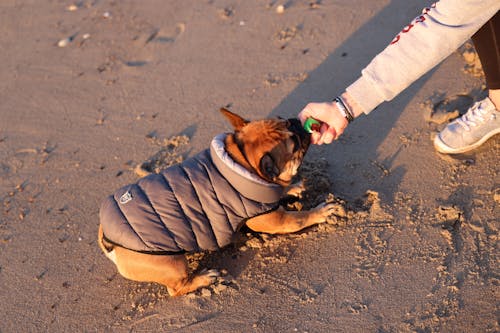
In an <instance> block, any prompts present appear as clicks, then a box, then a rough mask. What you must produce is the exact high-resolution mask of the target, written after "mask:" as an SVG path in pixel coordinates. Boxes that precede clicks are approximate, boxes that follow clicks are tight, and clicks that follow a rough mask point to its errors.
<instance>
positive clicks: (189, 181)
mask: <svg viewBox="0 0 500 333" xmlns="http://www.w3.org/2000/svg"><path fill="white" fill-rule="evenodd" d="M224 138H225V134H221V135H219V136H217V137H215V138H214V140H212V143H211V145H210V149H206V150H204V151H202V152H201V153H199V154H197V155H195V156H193V157H191V158H189V159H187V160H185V161H184V162H182V163H180V164H177V165H174V166H172V167H169V168H167V169H165V170H163V171H162V172H160V173H159V174H151V175H149V176H147V177H144V178H142V179H140V180H139V181H137V183H135V184H130V185H127V186H125V187H122V188H121V189H119V190H118V191H116V192H115V193H114V195H111V196H109V197H108V198H106V199H105V201H104V202H103V204H102V206H101V210H100V220H101V225H102V228H103V232H104V235H105V237H106V239H108V240H109V241H111V242H113V243H115V244H118V245H120V246H122V247H125V248H128V249H130V250H134V251H139V252H147V253H158V254H161V253H178V252H195V251H200V250H216V249H218V248H221V247H224V246H226V245H228V244H229V243H231V241H232V239H233V236H234V234H235V233H236V232H237V231H238V230H239V228H240V227H241V226H242V225H243V224H244V223H245V222H246V220H247V219H248V218H250V217H254V216H257V215H260V214H263V213H266V212H269V211H271V210H273V209H276V208H277V207H278V201H279V200H280V198H281V196H282V192H283V189H282V187H281V186H279V185H277V184H273V183H268V182H266V181H264V180H263V179H261V178H259V177H257V176H256V175H255V174H252V173H250V172H248V171H247V170H246V169H244V168H243V167H242V166H240V165H239V164H237V163H235V162H234V161H233V160H232V159H231V158H230V157H229V155H228V154H227V152H226V151H225V149H224Z"/></svg>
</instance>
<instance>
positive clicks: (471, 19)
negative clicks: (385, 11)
mask: <svg viewBox="0 0 500 333" xmlns="http://www.w3.org/2000/svg"><path fill="white" fill-rule="evenodd" d="M499 9H500V2H499V1H498V0H441V1H440V2H438V3H436V4H435V5H433V6H431V7H430V8H425V9H424V10H423V13H422V15H420V16H418V17H417V18H415V19H414V20H413V21H412V22H411V23H410V24H409V25H408V26H406V27H405V28H404V29H403V30H402V31H401V32H400V33H399V34H398V35H397V36H396V37H395V38H394V40H393V41H392V42H391V43H390V44H389V45H388V46H387V47H386V48H385V49H384V50H383V51H382V52H381V53H379V54H378V55H377V56H376V57H375V58H374V59H373V60H372V61H371V62H370V63H369V64H368V66H366V67H365V68H364V69H363V70H362V75H361V77H360V78H359V79H358V80H356V81H355V82H354V83H353V84H351V85H350V86H349V87H347V89H346V91H345V92H344V93H343V94H342V95H341V96H342V97H343V99H344V101H345V102H346V104H347V105H348V107H350V109H351V110H352V113H353V115H354V117H357V116H359V115H360V114H363V113H365V114H368V113H370V112H371V111H372V110H373V109H375V108H376V107H377V106H378V105H379V104H381V103H382V102H384V101H390V100H391V99H392V98H394V97H395V96H397V95H398V94H399V93H400V92H401V91H403V90H404V89H406V88H407V87H408V86H409V85H410V84H411V83H413V82H414V81H416V80H417V79H418V78H419V77H421V76H422V75H423V74H424V73H426V72H427V71H429V70H430V69H431V68H433V67H434V66H436V65H437V64H438V63H439V62H441V61H442V60H443V59H444V58H446V57H447V56H448V55H450V54H451V53H452V52H453V51H455V50H456V49H457V48H458V47H459V46H460V45H461V44H463V43H464V42H465V41H466V40H467V39H468V38H470V37H471V36H472V35H473V34H474V33H475V32H476V31H477V30H478V29H479V28H480V27H481V26H482V25H484V23H485V22H486V21H488V19H489V18H491V17H492V16H493V15H494V14H495V13H496V12H497V11H498V10H499ZM330 113H336V114H337V115H331V114H330ZM338 113H339V110H338V108H336V107H335V105H334V104H332V103H328V102H326V103H310V104H308V105H307V106H306V107H305V108H304V110H303V111H301V113H299V118H300V119H301V120H302V119H303V118H304V117H305V118H307V117H313V118H315V119H317V120H320V121H322V122H323V123H325V124H324V125H323V126H322V127H321V131H320V133H319V134H318V133H316V134H314V135H313V138H312V142H313V143H319V144H321V143H330V142H331V141H332V140H333V139H335V138H337V137H338V136H339V135H340V134H342V132H343V130H344V129H345V127H346V126H347V122H346V121H345V119H342V118H339V117H338Z"/></svg>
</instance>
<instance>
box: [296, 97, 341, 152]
mask: <svg viewBox="0 0 500 333" xmlns="http://www.w3.org/2000/svg"><path fill="white" fill-rule="evenodd" d="M298 118H299V120H300V122H301V123H302V124H304V122H305V121H306V119H307V118H314V119H316V120H318V121H320V122H321V126H320V129H319V132H318V131H314V132H313V133H311V142H312V143H314V144H317V145H321V144H323V143H326V144H329V143H331V142H332V141H333V140H335V139H337V138H338V137H339V136H340V135H341V134H342V133H343V132H344V129H345V128H346V127H347V124H348V122H347V119H346V118H345V117H344V116H343V115H342V113H341V112H340V110H339V109H338V107H337V106H336V105H335V103H334V102H324V103H309V104H307V105H306V107H305V108H304V109H303V110H302V111H300V113H299V114H298Z"/></svg>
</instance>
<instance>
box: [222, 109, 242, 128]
mask: <svg viewBox="0 0 500 333" xmlns="http://www.w3.org/2000/svg"><path fill="white" fill-rule="evenodd" d="M220 113H222V115H223V116H224V117H226V119H227V120H229V122H230V123H231V125H233V128H234V130H235V131H239V130H241V129H242V128H243V127H244V126H245V125H246V124H248V123H249V121H248V120H246V119H243V118H241V117H240V116H238V115H237V114H235V113H233V112H231V111H229V110H228V109H226V108H220Z"/></svg>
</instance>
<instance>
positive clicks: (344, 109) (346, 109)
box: [333, 96, 354, 123]
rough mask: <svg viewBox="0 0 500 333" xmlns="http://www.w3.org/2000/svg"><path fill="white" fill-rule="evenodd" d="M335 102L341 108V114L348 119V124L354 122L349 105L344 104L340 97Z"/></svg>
mask: <svg viewBox="0 0 500 333" xmlns="http://www.w3.org/2000/svg"><path fill="white" fill-rule="evenodd" d="M333 101H334V102H335V104H336V105H337V107H338V108H339V110H340V113H342V115H343V116H344V118H345V119H347V122H348V123H350V122H352V121H353V120H354V116H353V113H352V111H351V109H349V107H348V106H347V104H346V103H345V102H344V100H343V99H342V97H340V96H339V97H336V98H335V99H334V100H333Z"/></svg>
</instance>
